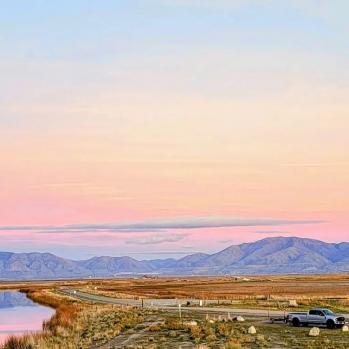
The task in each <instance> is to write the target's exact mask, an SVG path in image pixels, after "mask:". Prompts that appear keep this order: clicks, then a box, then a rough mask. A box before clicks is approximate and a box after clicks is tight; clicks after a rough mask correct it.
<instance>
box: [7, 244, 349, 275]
mask: <svg viewBox="0 0 349 349" xmlns="http://www.w3.org/2000/svg"><path fill="white" fill-rule="evenodd" d="M348 271H349V243H348V242H341V243H326V242H323V241H320V240H315V239H306V238H298V237H269V238H264V239H261V240H257V241H255V242H251V243H243V244H240V245H231V246H228V247H227V248H225V249H223V250H221V251H219V252H216V253H213V254H207V253H195V254H192V255H188V256H185V257H182V258H180V259H173V258H167V259H154V260H140V261H139V260H136V259H134V258H132V257H129V256H122V257H109V256H100V257H93V258H90V259H87V260H72V259H66V258H61V257H58V256H56V255H54V254H52V253H39V252H30V253H13V252H0V279H14V280H17V279H44V278H45V279H46V278H47V279H55V278H85V277H115V276H118V275H125V274H133V275H136V274H159V275H229V274H232V275H243V274H246V275H253V274H306V273H340V272H348Z"/></svg>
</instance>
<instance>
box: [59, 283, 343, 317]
mask: <svg viewBox="0 0 349 349" xmlns="http://www.w3.org/2000/svg"><path fill="white" fill-rule="evenodd" d="M59 293H62V294H64V295H67V296H70V297H73V298H76V299H80V300H82V301H88V302H93V303H100V304H118V305H130V306H136V307H142V306H144V307H156V308H158V309H162V310H172V311H174V310H176V309H178V308H177V306H178V303H179V302H182V303H181V304H186V302H187V300H177V299H145V300H144V301H143V304H142V300H136V299H121V298H113V297H107V296H100V295H96V294H92V293H88V292H83V291H80V290H77V289H76V290H75V289H59ZM190 302H191V303H194V304H198V303H199V302H200V301H199V300H190ZM181 309H182V310H183V311H195V312H201V313H202V312H204V313H215V314H230V315H233V316H237V315H244V316H254V317H261V318H268V317H271V318H283V317H284V315H285V312H283V311H277V310H270V311H268V310H263V309H243V308H241V309H240V308H229V307H205V306H201V307H200V306H185V305H184V306H183V305H181ZM347 317H348V318H349V316H347Z"/></svg>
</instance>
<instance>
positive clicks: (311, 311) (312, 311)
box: [309, 310, 317, 315]
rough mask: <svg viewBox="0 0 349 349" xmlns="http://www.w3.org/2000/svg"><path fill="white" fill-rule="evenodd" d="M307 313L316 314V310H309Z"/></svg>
mask: <svg viewBox="0 0 349 349" xmlns="http://www.w3.org/2000/svg"><path fill="white" fill-rule="evenodd" d="M309 315H317V311H316V310H309Z"/></svg>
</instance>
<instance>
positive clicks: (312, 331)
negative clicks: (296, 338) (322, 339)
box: [309, 327, 320, 337]
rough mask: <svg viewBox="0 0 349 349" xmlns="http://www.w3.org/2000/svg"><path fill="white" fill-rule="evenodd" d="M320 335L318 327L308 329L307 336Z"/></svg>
mask: <svg viewBox="0 0 349 349" xmlns="http://www.w3.org/2000/svg"><path fill="white" fill-rule="evenodd" d="M319 335H320V329H319V328H318V327H313V328H312V329H311V330H310V331H309V336H310V337H317V336H319Z"/></svg>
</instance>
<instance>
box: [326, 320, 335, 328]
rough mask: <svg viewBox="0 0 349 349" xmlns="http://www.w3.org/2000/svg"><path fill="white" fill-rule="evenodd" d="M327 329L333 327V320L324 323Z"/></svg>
mask: <svg viewBox="0 0 349 349" xmlns="http://www.w3.org/2000/svg"><path fill="white" fill-rule="evenodd" d="M326 326H327V328H330V329H333V328H334V327H335V325H334V321H333V320H327V322H326Z"/></svg>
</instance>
